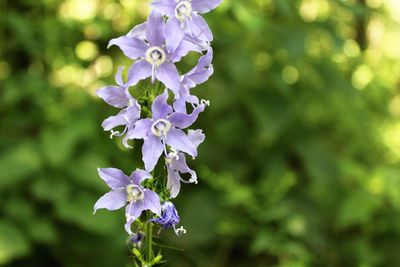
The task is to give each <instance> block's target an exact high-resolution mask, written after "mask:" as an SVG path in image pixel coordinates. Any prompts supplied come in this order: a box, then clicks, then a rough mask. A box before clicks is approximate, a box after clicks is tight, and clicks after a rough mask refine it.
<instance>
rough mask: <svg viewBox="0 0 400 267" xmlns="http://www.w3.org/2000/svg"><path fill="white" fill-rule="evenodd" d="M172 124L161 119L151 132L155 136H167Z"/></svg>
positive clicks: (154, 124)
mask: <svg viewBox="0 0 400 267" xmlns="http://www.w3.org/2000/svg"><path fill="white" fill-rule="evenodd" d="M171 126H172V125H171V123H170V122H169V121H167V120H164V119H159V120H157V121H156V122H155V123H153V125H152V126H151V132H152V133H153V134H154V135H155V136H166V135H167V133H168V131H169V130H170V129H171Z"/></svg>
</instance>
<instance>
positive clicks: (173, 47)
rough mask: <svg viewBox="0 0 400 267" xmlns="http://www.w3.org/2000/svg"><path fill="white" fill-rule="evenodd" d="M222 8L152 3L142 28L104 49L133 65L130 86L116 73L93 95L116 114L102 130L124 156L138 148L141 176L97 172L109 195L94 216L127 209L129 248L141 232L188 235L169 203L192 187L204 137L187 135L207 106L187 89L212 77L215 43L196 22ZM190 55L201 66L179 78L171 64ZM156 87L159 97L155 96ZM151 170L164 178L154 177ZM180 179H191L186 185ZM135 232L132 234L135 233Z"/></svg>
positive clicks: (204, 0)
mask: <svg viewBox="0 0 400 267" xmlns="http://www.w3.org/2000/svg"><path fill="white" fill-rule="evenodd" d="M221 1H222V0H154V1H152V3H151V12H150V15H149V17H148V20H147V21H146V22H144V23H142V24H140V25H137V26H136V27H134V28H133V29H132V30H131V31H130V32H129V33H128V34H126V35H124V36H121V37H118V38H115V39H112V40H111V41H110V42H109V47H110V46H117V47H118V48H119V49H120V50H121V51H122V52H123V54H124V55H125V56H127V57H128V58H130V59H132V60H133V63H132V65H131V66H130V68H129V70H128V73H127V79H124V78H123V71H124V69H123V68H122V67H120V68H119V69H118V72H117V74H116V77H115V80H116V85H112V86H106V87H104V88H101V89H99V90H98V91H97V95H98V96H99V97H101V98H102V99H103V100H104V101H105V102H106V103H108V104H109V105H111V106H113V107H115V108H118V109H120V110H119V112H118V113H117V114H116V115H114V116H111V117H109V118H107V119H106V120H105V121H104V122H103V124H102V127H103V128H104V130H105V131H110V132H111V138H112V137H114V136H119V137H121V138H122V143H123V145H124V146H125V147H126V148H132V146H131V145H130V142H132V141H131V140H134V139H141V140H143V146H142V159H143V165H144V168H143V169H137V170H135V171H133V172H132V174H130V175H129V176H128V175H126V174H124V173H123V172H122V171H121V170H119V169H115V168H101V169H99V170H98V172H99V176H100V177H101V179H103V180H104V181H105V182H106V183H107V185H108V186H109V187H110V188H111V191H110V192H108V193H106V194H105V195H104V196H102V197H101V198H100V199H99V200H98V201H97V203H96V204H95V207H94V209H95V212H96V210H98V209H108V210H117V209H120V208H122V207H124V206H126V212H125V214H126V225H125V229H126V231H127V233H128V234H129V235H130V237H131V240H136V241H138V240H141V239H142V237H143V232H141V230H142V229H140V225H144V224H149V223H150V224H151V223H156V224H159V225H160V226H161V228H173V229H174V230H175V232H176V233H177V234H179V233H184V232H185V230H184V229H183V228H179V229H177V228H176V225H177V224H179V221H180V219H179V216H178V213H177V211H176V209H175V207H174V205H173V204H172V203H171V202H170V201H171V199H173V198H175V197H177V196H178V194H179V191H180V188H181V183H197V175H196V172H195V171H193V170H192V169H190V168H189V166H188V164H187V162H186V157H187V155H189V156H190V157H191V158H193V159H194V158H195V157H196V156H197V148H198V146H199V145H200V144H201V143H202V142H203V141H204V139H205V136H204V134H203V132H202V130H199V129H195V130H193V129H188V128H189V127H191V126H192V125H193V123H194V122H195V121H196V120H197V118H198V116H199V114H200V113H201V112H203V111H204V109H205V108H206V106H207V105H209V102H208V101H205V100H199V99H198V98H197V97H196V96H194V95H192V93H191V89H192V88H194V87H196V85H198V84H201V83H204V82H205V81H207V80H208V78H209V77H210V76H211V75H212V74H213V67H212V57H213V50H212V48H211V46H210V43H211V41H212V39H213V36H212V33H211V30H210V28H209V26H208V25H207V23H206V21H205V20H204V18H203V17H202V16H201V14H203V13H207V12H209V11H211V10H212V9H214V8H216V7H217V6H218V5H219V4H220V3H221ZM189 52H194V53H198V54H199V60H198V63H197V65H196V66H195V67H194V68H193V69H191V70H190V71H189V72H187V73H185V74H181V73H180V72H179V70H178V69H177V67H176V65H175V64H176V63H177V62H179V61H180V60H181V59H182V58H183V57H184V56H186V55H187V54H188V53H189ZM145 79H149V80H150V84H151V85H153V86H151V88H149V89H148V90H147V91H145V92H144V93H143V95H140V96H136V98H135V97H134V96H133V95H134V94H132V92H131V91H133V90H134V88H133V87H135V86H138V83H139V82H140V81H142V80H145ZM161 85H164V89H162V88H161V89H162V90H161V91H160V90H159V89H160V86H161ZM117 128H119V129H123V130H122V131H121V130H119V131H118V130H116V129H117ZM160 158H161V160H160ZM161 161H162V162H161ZM163 166H164V167H163ZM156 170H157V171H160V170H161V173H159V174H158V173H157V175H156V174H155V171H156ZM183 174H185V175H187V176H188V177H190V178H189V179H183V178H182V175H183ZM144 211H148V212H144ZM142 214H143V216H145V214H147V215H146V216H147V217H146V218H145V221H144V223H142V222H141V221H140V219H141V217H143V216H142ZM137 222H139V223H137ZM132 225H136V226H137V229H136V230H135V231H132ZM145 238H146V237H145Z"/></svg>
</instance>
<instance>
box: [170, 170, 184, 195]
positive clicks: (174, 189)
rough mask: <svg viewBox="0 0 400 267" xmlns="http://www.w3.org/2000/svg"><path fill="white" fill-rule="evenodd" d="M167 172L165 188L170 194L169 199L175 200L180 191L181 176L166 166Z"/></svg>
mask: <svg viewBox="0 0 400 267" xmlns="http://www.w3.org/2000/svg"><path fill="white" fill-rule="evenodd" d="M167 171H168V177H167V179H168V180H167V188H168V190H169V192H170V196H171V198H176V197H177V196H178V194H179V191H180V190H181V176H180V175H179V173H178V172H176V171H174V170H172V169H171V167H170V166H169V165H167Z"/></svg>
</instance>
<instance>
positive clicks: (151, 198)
mask: <svg viewBox="0 0 400 267" xmlns="http://www.w3.org/2000/svg"><path fill="white" fill-rule="evenodd" d="M144 208H145V209H147V210H151V211H152V212H153V213H155V214H157V215H161V203H160V197H159V196H158V195H157V193H155V192H153V191H151V190H149V189H145V190H144Z"/></svg>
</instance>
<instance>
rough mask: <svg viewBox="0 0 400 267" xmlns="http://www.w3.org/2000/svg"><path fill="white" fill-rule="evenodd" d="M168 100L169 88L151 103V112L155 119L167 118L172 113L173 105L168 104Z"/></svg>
mask: <svg viewBox="0 0 400 267" xmlns="http://www.w3.org/2000/svg"><path fill="white" fill-rule="evenodd" d="M167 100H168V90H165V91H164V93H162V94H161V95H159V96H157V97H156V98H155V99H154V101H153V104H152V105H151V112H152V114H153V119H154V120H155V121H156V120H158V119H165V118H166V117H167V116H168V115H169V114H171V113H172V111H173V110H172V107H171V106H170V105H168V103H167Z"/></svg>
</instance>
